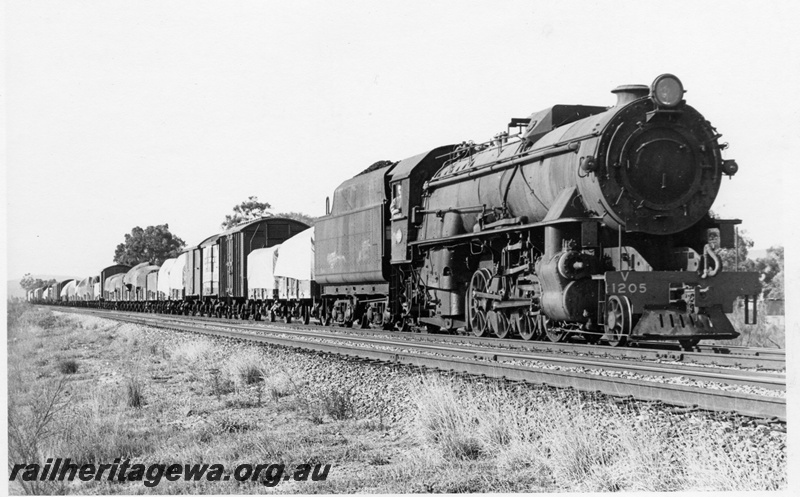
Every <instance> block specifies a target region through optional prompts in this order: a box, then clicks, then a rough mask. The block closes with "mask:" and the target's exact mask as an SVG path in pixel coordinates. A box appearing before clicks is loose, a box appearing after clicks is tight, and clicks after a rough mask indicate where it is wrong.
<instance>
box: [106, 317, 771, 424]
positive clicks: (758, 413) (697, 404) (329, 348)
mask: <svg viewBox="0 0 800 497" xmlns="http://www.w3.org/2000/svg"><path fill="white" fill-rule="evenodd" d="M114 319H118V320H121V321H127V322H131V323H135V324H143V325H146V326H153V327H157V328H164V329H173V330H179V331H189V332H195V333H202V334H210V335H216V336H223V337H227V338H232V339H237V340H246V341H253V342H260V343H268V344H273V345H280V346H284V347H289V348H293V349H306V350H314V351H317V352H325V353H331V354H337V355H343V356H348V357H355V358H359V359H369V360H375V361H381V362H389V363H398V364H405V365H410V366H418V367H424V368H432V369H438V370H447V371H454V372H460V373H465V374H470V375H479V376H486V377H491V378H498V379H505V380H515V381H524V382H527V383H535V384H544V385H548V386H553V387H558V388H574V389H577V390H581V391H588V392H600V393H603V394H606V395H610V396H615V397H632V398H635V399H638V400H645V401H660V402H663V403H665V404H669V405H675V406H681V407H688V408H695V409H700V410H708V411H717V412H720V411H722V412H735V413H738V414H741V415H746V416H752V417H764V418H770V419H774V420H778V421H783V422H785V421H786V400H785V399H784V398H780V397H767V396H760V395H755V394H747V393H742V392H733V391H727V390H718V389H705V388H701V387H696V386H688V385H674V384H669V383H655V382H652V381H644V380H633V379H626V378H616V377H606V376H597V375H586V374H582V373H575V372H572V371H562V370H552V369H537V368H528V367H524V366H520V365H514V364H507V363H502V362H497V361H494V360H475V359H474V358H473V359H464V358H461V357H448V358H444V357H441V356H432V355H425V354H418V353H413V352H408V351H399V352H398V351H387V350H381V349H374V348H365V347H357V346H351V345H341V344H332V343H326V342H322V341H307V340H303V341H297V340H293V339H291V338H285V337H280V336H275V335H254V334H252V333H242V332H236V331H230V330H220V329H209V328H207V327H200V326H197V325H196V324H191V325H189V324H186V323H179V322H173V323H172V324H167V323H165V322H163V320H162V322H159V320H158V319H153V318H149V319H148V318H142V317H139V316H116V317H115V318H114ZM271 333H276V332H275V331H272V332H271ZM277 333H284V331H283V330H280V331H277ZM485 359H491V358H485Z"/></svg>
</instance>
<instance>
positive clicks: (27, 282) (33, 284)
mask: <svg viewBox="0 0 800 497" xmlns="http://www.w3.org/2000/svg"><path fill="white" fill-rule="evenodd" d="M55 282H56V280H55V279H52V278H51V279H49V280H47V281H45V280H43V279H41V278H36V279H34V278H33V276H31V273H27V274H26V275H25V276H23V277H22V279H21V280H20V281H19V286H21V287H22V288H23V289H24V290H25V291H26V292H28V291H31V290H34V289H36V288H41V287H43V286H50V285H52V284H53V283H55Z"/></svg>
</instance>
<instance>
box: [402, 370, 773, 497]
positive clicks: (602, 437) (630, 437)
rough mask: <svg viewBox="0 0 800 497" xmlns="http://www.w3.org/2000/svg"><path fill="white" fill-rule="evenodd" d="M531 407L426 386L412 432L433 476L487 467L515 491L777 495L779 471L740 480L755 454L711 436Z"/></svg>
mask: <svg viewBox="0 0 800 497" xmlns="http://www.w3.org/2000/svg"><path fill="white" fill-rule="evenodd" d="M487 399H491V400H487ZM529 400H530V399H524V398H523V399H516V398H513V397H509V396H508V395H507V394H506V393H504V392H503V391H499V390H498V391H494V392H491V395H489V396H487V395H486V391H485V389H483V388H481V389H474V388H472V387H470V386H466V387H465V386H463V385H460V386H457V385H453V384H449V383H446V382H441V381H432V382H429V383H428V384H426V385H425V386H424V387H423V388H420V389H419V393H417V395H416V396H415V398H414V402H415V403H416V405H417V418H416V423H415V431H416V434H417V437H418V438H419V439H420V441H421V442H422V443H423V444H424V445H426V446H428V447H430V448H432V449H434V450H435V451H436V453H437V454H438V456H439V458H440V460H439V461H438V462H436V465H437V466H440V467H441V466H447V465H452V464H459V463H460V462H463V461H464V460H469V459H475V460H477V461H493V462H494V463H496V467H497V468H498V469H499V470H501V471H503V472H504V474H507V475H516V476H515V478H516V479H517V480H518V481H520V482H524V481H528V482H530V483H533V484H538V485H541V486H543V487H549V486H550V485H552V486H554V487H555V488H558V489H561V490H570V491H588V492H605V491H618V490H636V491H676V490H689V489H730V490H744V489H748V490H749V489H775V488H776V486H780V483H779V482H780V481H781V479H780V474H781V473H780V471H779V470H778V468H775V469H776V471H777V475H776V473H770V472H764V471H760V472H759V471H753V472H752V473H750V472H747V471H744V472H743V471H741V470H738V471H737V470H736V468H742V467H745V466H748V467H752V468H757V467H758V466H757V465H756V466H753V465H752V464H749V465H748V461H747V459H746V458H749V457H752V454H747V455H743V454H740V453H737V452H736V451H731V450H723V447H720V446H719V443H718V442H717V439H716V438H715V437H714V434H708V436H703V437H699V438H697V437H693V438H692V439H691V440H689V439H687V438H686V436H685V435H684V434H683V432H682V431H681V430H680V429H679V428H678V427H677V425H675V424H674V423H673V422H672V420H671V419H662V420H661V421H660V422H658V423H656V422H655V421H653V420H652V419H649V418H641V419H637V421H636V422H635V423H633V424H629V423H626V422H624V420H625V419H629V418H630V416H629V415H627V414H625V413H623V412H621V411H619V410H618V409H616V408H614V407H608V408H602V409H600V408H598V407H597V406H596V405H595V404H594V403H592V404H583V403H581V402H579V401H576V400H574V397H566V396H565V397H561V396H559V395H552V396H548V397H545V398H542V399H537V401H536V402H535V403H533V404H532V403H530V402H529ZM609 409H610V412H609ZM665 427H667V428H666V429H665ZM712 476H713V477H712ZM776 476H778V479H777V482H776ZM783 481H784V484H785V480H783ZM498 483H499V482H498ZM492 486H494V485H492Z"/></svg>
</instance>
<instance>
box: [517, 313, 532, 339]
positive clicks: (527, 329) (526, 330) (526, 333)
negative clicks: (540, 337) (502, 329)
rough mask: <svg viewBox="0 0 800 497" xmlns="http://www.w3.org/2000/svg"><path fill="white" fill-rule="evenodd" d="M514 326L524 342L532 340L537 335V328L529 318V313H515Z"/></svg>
mask: <svg viewBox="0 0 800 497" xmlns="http://www.w3.org/2000/svg"><path fill="white" fill-rule="evenodd" d="M514 324H515V325H516V328H517V333H519V336H520V338H522V339H523V340H532V339H533V337H534V335H536V326H534V324H533V320H532V319H531V318H530V317H529V316H528V313H527V311H525V310H519V311H517V312H515V313H514Z"/></svg>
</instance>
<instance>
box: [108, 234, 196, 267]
mask: <svg viewBox="0 0 800 497" xmlns="http://www.w3.org/2000/svg"><path fill="white" fill-rule="evenodd" d="M185 246H186V243H184V241H183V240H181V239H180V238H178V237H177V236H175V235H173V234H172V233H170V231H169V225H168V224H159V225H158V226H148V227H147V228H145V229H142V228H140V227H139V226H137V227H135V228H133V229H132V230H131V233H130V234H129V235H127V234H126V235H125V241H124V242H123V243H120V244H119V245H117V250H116V251H115V252H114V262H116V263H117V264H126V265H128V266H135V265H136V264H139V263H142V262H149V263H150V264H155V265H158V266H160V265H161V264H163V263H164V261H165V260H167V259H171V258H173V257H177V256H178V254H180V252H181V250H182V249H183V247H185Z"/></svg>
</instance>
